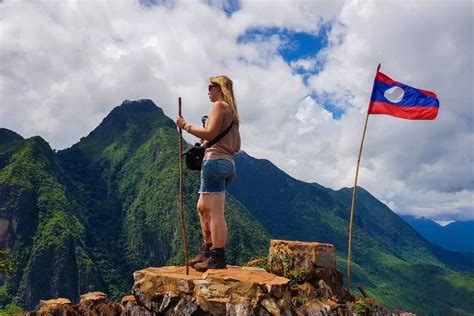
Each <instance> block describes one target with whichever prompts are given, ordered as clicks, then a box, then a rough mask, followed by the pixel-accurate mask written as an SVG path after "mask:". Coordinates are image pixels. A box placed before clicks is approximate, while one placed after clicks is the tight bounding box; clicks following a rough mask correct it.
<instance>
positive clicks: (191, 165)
mask: <svg viewBox="0 0 474 316" xmlns="http://www.w3.org/2000/svg"><path fill="white" fill-rule="evenodd" d="M233 125H234V122H232V123H230V126H229V127H227V128H226V129H225V130H224V131H223V132H222V133H220V134H219V135H217V136H216V138H214V139H213V140H212V141H210V142H209V143H208V145H207V146H208V148H210V147H211V146H213V145H214V144H216V143H217V142H218V141H220V140H221V139H222V138H223V137H224V136H225V135H227V133H228V132H229V131H230V129H231V128H232V126H233ZM201 145H202V144H201V143H196V144H194V146H191V147H189V148H187V149H186V150H185V151H184V152H183V156H185V158H186V166H187V167H188V169H189V170H198V171H199V170H201V167H202V160H203V159H204V152H205V151H206V148H204V147H202V146H201Z"/></svg>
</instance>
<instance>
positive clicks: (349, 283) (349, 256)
mask: <svg viewBox="0 0 474 316" xmlns="http://www.w3.org/2000/svg"><path fill="white" fill-rule="evenodd" d="M379 70H380V64H379V65H378V67H377V73H378V72H379ZM376 76H377V74H376ZM368 121H369V109H367V115H366V117H365V125H364V132H363V133H362V140H361V142H360V148H359V158H357V167H356V174H355V180H354V189H353V190H352V203H351V219H350V222H349V247H348V250H347V292H349V290H350V287H351V250H352V223H353V221H354V205H355V200H356V192H357V179H358V177H359V165H360V157H361V156H362V147H363V146H364V139H365V132H366V131H367V123H368Z"/></svg>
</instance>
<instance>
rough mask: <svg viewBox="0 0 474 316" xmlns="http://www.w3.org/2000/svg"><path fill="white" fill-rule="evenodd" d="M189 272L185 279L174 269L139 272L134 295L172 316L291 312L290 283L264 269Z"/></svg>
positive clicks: (154, 309)
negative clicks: (202, 313)
mask: <svg viewBox="0 0 474 316" xmlns="http://www.w3.org/2000/svg"><path fill="white" fill-rule="evenodd" d="M189 271H190V273H189V275H186V268H185V267H174V266H173V267H161V268H148V269H144V270H140V271H137V272H135V273H134V278H135V284H134V286H133V289H132V292H133V293H134V295H135V297H136V298H137V300H138V303H139V305H143V306H145V307H146V308H147V309H148V310H149V311H152V312H155V313H163V314H167V313H168V314H170V315H171V314H173V313H178V310H181V311H182V308H184V307H185V310H186V311H187V312H186V314H189V315H190V314H191V313H193V312H204V313H207V314H210V315H225V314H229V315H230V314H235V315H238V314H242V313H244V311H246V313H247V314H248V315H251V314H252V313H253V314H256V312H257V311H258V310H259V309H261V308H264V309H265V310H267V311H268V312H270V313H271V314H273V315H280V314H281V312H282V311H283V310H285V309H289V308H290V305H291V296H290V293H289V286H288V279H286V278H282V277H279V276H276V275H274V274H271V273H268V272H266V271H265V270H263V269H259V268H257V269H256V268H246V267H236V266H228V267H227V269H210V270H208V271H206V272H204V273H200V272H197V271H195V270H194V269H190V270H189ZM191 297H192V299H191ZM180 306H181V307H180ZM250 310H251V312H250ZM178 314H179V313H178ZM247 314H242V315H247Z"/></svg>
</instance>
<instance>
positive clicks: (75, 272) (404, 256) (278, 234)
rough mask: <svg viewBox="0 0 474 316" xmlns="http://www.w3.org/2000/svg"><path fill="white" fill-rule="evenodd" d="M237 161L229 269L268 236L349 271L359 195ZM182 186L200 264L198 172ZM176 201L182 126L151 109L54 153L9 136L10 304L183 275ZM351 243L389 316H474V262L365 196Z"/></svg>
mask: <svg viewBox="0 0 474 316" xmlns="http://www.w3.org/2000/svg"><path fill="white" fill-rule="evenodd" d="M236 162H237V169H238V175H237V179H236V181H235V183H234V184H233V185H232V186H231V191H230V193H231V194H230V195H228V199H227V204H226V216H227V219H228V223H229V225H228V226H229V244H228V248H227V251H228V254H229V257H230V262H231V263H243V262H245V261H247V259H249V258H250V257H252V256H255V255H265V254H266V253H267V251H268V240H269V238H270V237H271V238H276V239H292V240H306V241H319V242H327V243H332V244H335V245H336V247H337V249H338V251H339V252H338V266H339V268H340V269H342V270H345V268H346V261H345V256H346V252H347V235H348V218H349V209H350V202H351V201H350V199H351V193H352V190H351V189H342V190H339V191H334V190H331V189H328V188H324V187H322V186H320V185H318V184H316V183H305V182H301V181H298V180H296V179H293V178H291V177H290V176H288V175H287V174H285V173H284V172H283V171H281V170H279V169H278V168H277V167H275V166H274V165H273V164H272V163H271V162H269V161H267V160H258V159H255V158H252V157H250V156H248V155H247V154H245V153H240V154H238V155H237V159H236ZM185 177H186V181H185V213H186V215H185V219H186V227H187V233H188V241H189V245H190V255H192V254H194V253H195V252H196V251H197V249H198V247H199V245H200V242H201V236H200V235H201V233H200V228H199V221H198V217H197V214H196V210H195V204H196V200H197V196H198V195H197V189H198V183H199V173H197V172H191V171H186V172H185ZM178 190H179V165H178V133H177V131H176V126H175V124H174V122H173V121H172V120H171V119H169V118H167V117H166V116H165V115H164V114H163V112H162V110H161V109H160V108H158V107H157V106H156V105H154V104H153V102H151V101H150V100H140V101H125V102H123V103H122V104H121V105H120V106H118V107H116V108H115V109H113V110H112V111H111V113H110V114H109V115H108V116H107V117H106V118H104V120H103V121H102V122H101V124H100V125H99V126H98V127H97V128H96V129H94V130H93V131H92V132H91V133H90V134H89V135H87V136H86V137H84V138H82V139H81V140H80V142H78V143H77V144H75V145H73V146H72V147H71V148H68V149H65V150H62V151H58V152H55V151H53V150H51V148H50V147H49V145H48V144H47V142H45V141H44V140H43V139H42V138H40V137H32V138H29V139H23V138H22V137H21V136H20V135H18V134H16V133H14V132H12V131H9V130H6V129H0V249H9V251H10V256H11V258H12V260H13V263H14V265H13V266H14V273H13V274H11V275H9V276H4V277H1V278H0V282H1V283H0V284H1V287H0V305H5V304H6V303H8V302H10V301H12V300H13V301H16V302H18V303H19V304H20V305H22V306H23V307H25V308H28V309H30V308H33V307H34V305H35V304H37V303H38V302H39V300H40V299H49V298H52V297H58V296H61V297H69V298H70V299H72V300H73V301H77V299H78V296H79V294H81V293H85V292H88V291H91V290H99V291H104V292H106V293H108V294H109V295H110V297H111V298H112V299H119V298H120V296H121V295H124V294H127V293H128V292H129V291H130V288H131V286H132V282H133V280H132V273H133V271H135V270H136V269H141V268H144V267H148V266H159V265H165V264H182V263H183V261H184V259H183V251H182V248H183V243H182V237H181V228H180V219H179V207H178ZM353 245H354V246H353V264H352V284H353V285H356V284H357V283H361V284H362V285H363V286H364V287H365V288H366V289H367V291H368V292H369V293H370V294H371V295H373V296H374V297H376V298H378V299H380V300H381V301H382V302H383V303H385V304H387V305H388V306H391V307H397V306H398V307H402V308H407V309H411V310H415V311H419V312H421V313H422V314H429V313H433V314H439V313H442V314H446V313H449V311H450V310H452V309H453V308H455V309H458V310H464V311H466V312H469V313H472V312H474V303H473V302H472V299H471V297H473V296H474V276H473V270H474V264H473V258H470V259H469V258H466V257H463V256H462V255H461V254H458V253H455V252H449V251H446V250H444V249H442V248H440V247H438V246H435V245H433V244H430V243H429V242H427V241H426V240H425V239H424V238H423V237H421V236H420V235H419V234H418V233H416V232H415V231H414V230H413V229H412V228H411V227H410V226H409V225H408V224H406V223H405V222H404V221H402V220H401V219H400V218H399V217H398V216H397V215H396V214H394V213H393V212H391V211H390V210H389V209H388V208H387V207H386V206H385V205H384V204H382V203H381V202H380V201H378V200H377V199H375V198H374V197H373V196H371V195H370V194H369V193H368V192H367V191H365V190H363V189H362V188H360V189H359V190H358V201H357V206H356V216H355V226H354V244H353ZM0 307H1V306H0Z"/></svg>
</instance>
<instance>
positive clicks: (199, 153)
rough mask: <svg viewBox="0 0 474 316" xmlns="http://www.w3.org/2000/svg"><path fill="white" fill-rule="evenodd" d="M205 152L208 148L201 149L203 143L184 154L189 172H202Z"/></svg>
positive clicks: (190, 148) (188, 149)
mask: <svg viewBox="0 0 474 316" xmlns="http://www.w3.org/2000/svg"><path fill="white" fill-rule="evenodd" d="M205 151H206V148H204V147H201V143H196V144H194V146H192V147H189V148H187V149H186V150H185V151H184V152H183V155H184V156H185V157H186V166H187V167H188V169H189V170H201V167H202V160H203V158H204V152H205Z"/></svg>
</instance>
